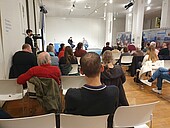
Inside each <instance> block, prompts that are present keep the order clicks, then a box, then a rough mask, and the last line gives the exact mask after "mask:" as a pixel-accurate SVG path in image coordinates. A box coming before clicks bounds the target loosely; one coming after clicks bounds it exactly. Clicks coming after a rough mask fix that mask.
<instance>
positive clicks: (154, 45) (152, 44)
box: [150, 41, 159, 55]
mask: <svg viewBox="0 0 170 128" xmlns="http://www.w3.org/2000/svg"><path fill="white" fill-rule="evenodd" d="M150 46H153V47H154V48H155V53H156V55H158V53H159V50H158V49H156V42H153V41H152V42H151V43H150Z"/></svg>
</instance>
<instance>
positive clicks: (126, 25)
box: [125, 13, 132, 32]
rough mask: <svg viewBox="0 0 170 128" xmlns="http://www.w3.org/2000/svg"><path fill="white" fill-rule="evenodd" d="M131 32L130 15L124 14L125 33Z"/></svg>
mask: <svg viewBox="0 0 170 128" xmlns="http://www.w3.org/2000/svg"><path fill="white" fill-rule="evenodd" d="M131 31H132V13H129V14H126V24H125V32H131Z"/></svg>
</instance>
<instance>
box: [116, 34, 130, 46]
mask: <svg viewBox="0 0 170 128" xmlns="http://www.w3.org/2000/svg"><path fill="white" fill-rule="evenodd" d="M116 42H117V44H120V45H121V46H126V45H128V44H129V43H130V42H131V32H121V33H118V34H117V39H116Z"/></svg>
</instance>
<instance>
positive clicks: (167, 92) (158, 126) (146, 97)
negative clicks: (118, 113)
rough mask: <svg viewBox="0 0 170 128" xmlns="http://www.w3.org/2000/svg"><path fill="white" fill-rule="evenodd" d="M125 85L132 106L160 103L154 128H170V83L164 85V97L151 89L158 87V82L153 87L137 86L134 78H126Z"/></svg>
mask: <svg viewBox="0 0 170 128" xmlns="http://www.w3.org/2000/svg"><path fill="white" fill-rule="evenodd" d="M126 78H127V80H126V83H125V84H124V88H125V92H126V96H127V98H128V101H129V103H130V104H143V103H149V102H154V101H160V102H159V103H158V104H157V105H156V107H155V109H154V112H153V128H170V83H167V82H165V83H164V84H163V91H162V95H159V94H156V93H153V92H152V91H151V89H152V88H153V87H156V82H154V83H153V85H152V86H151V87H149V86H147V85H143V87H141V85H142V84H136V83H135V82H134V81H133V77H131V76H128V75H127V76H126Z"/></svg>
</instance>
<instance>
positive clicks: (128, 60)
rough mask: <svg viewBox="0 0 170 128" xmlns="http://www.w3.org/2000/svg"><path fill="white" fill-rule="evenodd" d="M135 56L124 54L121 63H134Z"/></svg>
mask: <svg viewBox="0 0 170 128" xmlns="http://www.w3.org/2000/svg"><path fill="white" fill-rule="evenodd" d="M132 59H133V56H122V58H121V64H130V63H132Z"/></svg>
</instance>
